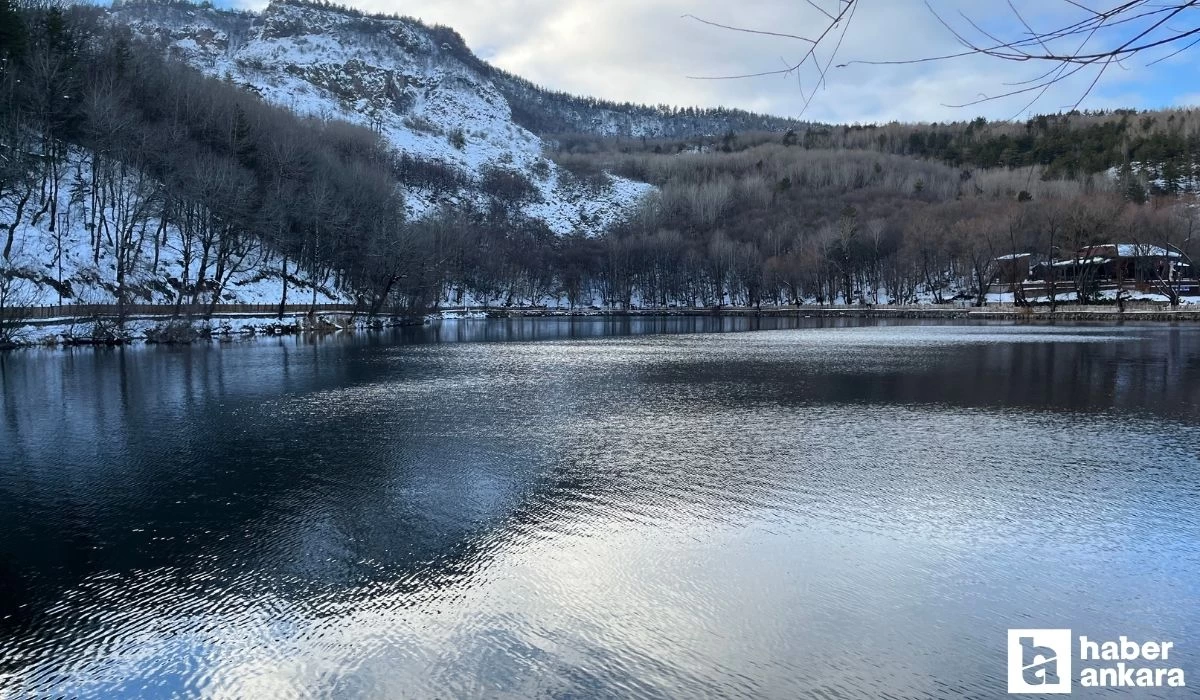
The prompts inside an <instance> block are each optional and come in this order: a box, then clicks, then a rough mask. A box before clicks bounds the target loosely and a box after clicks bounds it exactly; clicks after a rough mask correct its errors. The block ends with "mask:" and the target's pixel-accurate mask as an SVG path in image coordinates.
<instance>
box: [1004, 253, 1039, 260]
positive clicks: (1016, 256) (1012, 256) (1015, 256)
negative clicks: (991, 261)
mask: <svg viewBox="0 0 1200 700" xmlns="http://www.w3.org/2000/svg"><path fill="white" fill-rule="evenodd" d="M1031 255H1033V253H1009V254H1008V255H1001V256H1000V257H998V258H996V259H997V260H1018V259H1020V258H1028V257H1029V256H1031Z"/></svg>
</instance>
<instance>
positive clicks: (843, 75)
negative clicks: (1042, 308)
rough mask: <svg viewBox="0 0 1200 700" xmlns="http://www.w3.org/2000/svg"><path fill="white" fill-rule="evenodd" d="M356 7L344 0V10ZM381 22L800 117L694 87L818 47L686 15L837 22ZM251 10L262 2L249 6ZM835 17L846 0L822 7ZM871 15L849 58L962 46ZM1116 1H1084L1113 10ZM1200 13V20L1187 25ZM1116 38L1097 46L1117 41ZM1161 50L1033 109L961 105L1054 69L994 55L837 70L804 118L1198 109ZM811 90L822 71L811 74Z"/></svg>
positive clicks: (516, 16) (510, 55)
mask: <svg viewBox="0 0 1200 700" xmlns="http://www.w3.org/2000/svg"><path fill="white" fill-rule="evenodd" d="M342 1H347V0H342ZM348 1H349V3H350V4H353V5H354V6H356V7H360V8H362V9H365V10H370V11H375V12H389V13H393V12H394V13H399V14H403V15H410V16H416V17H419V18H421V19H423V20H425V21H426V22H430V23H438V24H445V25H448V26H451V27H453V28H455V29H456V30H458V32H459V33H461V34H462V35H463V37H464V38H465V39H466V40H467V43H468V45H470V46H471V48H472V49H473V50H474V51H475V52H476V53H477V54H478V55H479V56H481V57H482V58H484V59H485V60H488V61H490V62H491V63H493V64H495V65H498V66H500V67H502V68H504V69H506V70H509V71H512V72H514V73H517V74H519V75H522V76H524V77H526V78H528V79H530V80H533V81H534V82H537V83H539V84H542V85H545V86H548V87H551V88H555V89H559V90H565V91H569V92H573V93H582V94H590V95H595V96H600V97H605V98H609V99H614V100H630V101H636V102H644V103H652V104H658V103H670V104H676V105H702V106H718V105H725V106H730V107H740V108H743V109H749V110H754V111H759V112H768V113H773V114H779V115H786V116H797V115H800V113H801V111H802V109H803V104H804V100H803V98H802V97H801V89H800V87H799V86H798V85H797V79H796V76H792V77H790V78H784V77H763V78H753V79H744V80H715V81H714V80H696V79H692V78H690V77H689V76H720V75H731V74H744V73H752V72H759V71H764V70H774V69H777V68H780V67H782V66H783V65H784V63H785V62H787V61H792V62H795V61H796V60H797V59H798V58H799V57H800V56H801V55H803V53H804V51H805V50H806V48H807V45H805V44H803V43H802V42H799V41H796V40H794V39H786V38H774V37H765V36H757V35H750V34H743V33H737V32H732V31H728V30H723V29H719V28H715V27H712V26H706V25H704V24H701V23H699V22H697V21H694V20H691V19H687V18H685V17H684V15H689V14H690V15H694V16H696V17H700V18H703V19H706V20H709V21H712V22H717V23H721V24H727V25H736V26H740V27H747V28H754V29H762V30H768V31H774V32H780V33H790V34H798V35H811V34H813V33H814V32H819V31H820V30H821V28H822V27H823V24H822V23H823V22H827V19H826V18H825V17H823V16H822V15H821V13H820V12H819V11H818V10H817V9H814V8H813V7H811V6H810V5H809V4H808V3H807V2H805V1H804V0H742V1H741V2H729V0H348ZM1014 1H1015V4H1016V7H1017V8H1019V10H1020V12H1021V13H1022V17H1024V19H1025V21H1027V22H1028V23H1029V24H1030V25H1032V26H1034V27H1036V28H1038V29H1050V28H1054V27H1060V26H1063V25H1064V24H1066V23H1069V22H1071V21H1075V20H1077V19H1079V18H1080V17H1081V16H1082V15H1081V13H1082V12H1084V10H1081V9H1079V8H1078V7H1074V6H1072V4H1069V3H1068V2H1066V0H1014ZM241 2H244V3H246V4H247V5H248V6H251V7H253V6H254V4H256V3H258V4H261V0H241ZM814 2H816V3H818V4H820V5H822V6H824V7H826V8H829V9H832V8H834V7H835V6H836V5H837V0H814ZM859 2H860V7H859V9H858V11H857V14H856V15H855V17H854V19H853V23H852V24H851V26H850V28H849V31H848V32H847V34H846V36H845V40H844V43H843V44H842V46H841V49H840V51H839V53H838V59H839V62H840V61H846V60H851V59H860V60H902V59H913V58H922V57H929V56H936V55H940V54H945V53H952V52H955V51H956V50H958V46H957V45H956V43H955V39H954V37H953V35H952V34H951V33H950V32H949V31H948V30H947V29H946V28H945V27H944V26H942V25H941V24H940V23H939V20H938V19H937V17H935V16H934V15H933V13H931V12H930V10H929V9H927V8H926V6H925V4H924V3H923V2H921V1H920V0H859ZM1115 2H1116V0H1083V1H1082V4H1085V5H1088V6H1090V7H1094V8H1105V9H1106V8H1107V7H1109V6H1111V5H1112V4H1114V3H1115ZM930 4H931V6H932V7H934V8H936V9H937V10H938V12H939V13H940V14H942V16H943V17H945V18H947V19H950V20H952V21H953V22H954V23H955V24H956V25H957V26H958V27H960V28H963V29H965V30H969V29H970V27H969V25H968V24H967V23H966V21H965V20H964V19H963V18H962V17H960V16H959V15H958V13H959V12H960V11H961V12H963V13H965V14H966V15H967V16H968V17H969V18H970V19H971V20H972V21H975V22H977V23H979V24H980V25H981V26H982V27H984V28H985V29H987V30H988V31H995V32H1000V33H1001V35H1002V36H1004V37H1005V38H1012V37H1014V36H1015V35H1016V34H1017V33H1019V32H1020V31H1022V27H1021V26H1020V20H1018V19H1017V18H1016V17H1014V16H1013V14H1012V12H1011V10H1009V8H1008V5H1007V3H1003V2H998V1H997V2H990V1H987V0H930ZM1188 13H1194V14H1195V15H1196V16H1192V15H1189V14H1188ZM1197 25H1200V10H1188V11H1187V12H1185V13H1184V14H1183V15H1181V16H1179V17H1177V18H1176V19H1175V21H1174V23H1173V24H1171V25H1168V26H1170V27H1173V28H1174V29H1176V30H1178V29H1179V28H1180V27H1181V26H1184V27H1185V28H1186V27H1190V26H1197ZM1121 31H1125V30H1123V29H1122V30H1115V31H1114V32H1113V33H1111V34H1109V35H1108V36H1107V37H1105V36H1103V35H1102V36H1100V37H1098V38H1097V39H1096V40H1095V41H1096V43H1095V44H1094V45H1093V46H1095V47H1098V46H1099V45H1100V44H1101V43H1103V42H1105V41H1107V42H1111V41H1112V40H1113V39H1117V38H1120V37H1119V36H1118V34H1119V32H1121ZM1159 56H1161V53H1160V54H1156V55H1152V56H1141V57H1134V58H1132V59H1129V60H1127V61H1125V62H1124V64H1123V65H1122V66H1116V65H1114V66H1112V67H1110V68H1109V70H1108V71H1107V72H1106V73H1105V76H1104V78H1103V80H1102V81H1101V82H1100V83H1099V84H1098V85H1097V87H1096V88H1095V89H1094V90H1092V91H1091V93H1090V94H1088V93H1087V85H1088V84H1089V83H1090V82H1091V79H1092V74H1091V73H1088V74H1086V76H1085V75H1080V76H1079V79H1076V80H1070V81H1066V82H1064V83H1062V84H1060V85H1057V86H1055V87H1053V88H1051V89H1050V90H1049V91H1047V92H1046V94H1045V95H1043V96H1042V98H1041V99H1040V100H1039V101H1038V102H1037V103H1036V104H1035V105H1034V106H1033V107H1032V108H1031V109H1030V110H1026V105H1027V103H1028V102H1029V100H1030V98H1031V97H1032V96H1031V95H1024V96H1018V97H1013V98H1009V99H999V100H995V101H991V102H987V103H985V104H980V105H975V106H969V107H953V106H950V105H956V104H961V103H965V102H970V101H972V100H976V99H978V98H979V97H981V96H983V95H996V94H999V93H1003V92H1006V91H1008V90H1012V89H1013V87H1011V84H1012V83H1015V82H1019V81H1022V80H1028V79H1030V78H1033V77H1035V76H1037V75H1039V74H1040V73H1042V72H1044V70H1045V68H1046V67H1045V66H1044V65H1042V66H1035V65H1030V64H1022V63H1012V62H1007V61H1002V60H997V59H989V58H984V57H970V58H965V59H955V60H949V61H943V62H933V63H923V64H920V65H904V66H864V65H858V66H849V67H846V68H840V69H834V70H833V71H831V73H830V75H829V80H828V81H827V86H826V87H825V88H824V89H822V90H821V91H820V92H819V93H818V94H817V95H816V97H815V99H814V100H813V101H812V103H811V105H810V106H809V108H808V111H807V112H805V113H804V116H805V117H806V118H810V119H817V120H822V121H831V122H879V121H890V120H893V119H898V120H905V121H912V120H920V121H933V120H947V119H969V118H973V117H975V116H980V115H983V116H987V117H990V118H1014V117H1017V118H1024V117H1025V116H1026V115H1027V113H1028V112H1035V113H1043V112H1055V111H1059V110H1061V109H1064V108H1070V107H1071V106H1073V105H1074V104H1075V103H1076V102H1077V101H1078V100H1079V99H1080V98H1081V97H1082V96H1084V95H1085V94H1088V96H1087V98H1086V99H1085V100H1084V102H1083V104H1082V105H1081V108H1093V109H1096V108H1112V107H1136V108H1149V107H1162V106H1174V105H1187V104H1198V103H1200V84H1197V77H1200V72H1198V71H1197V65H1198V64H1197V58H1200V46H1198V47H1197V49H1196V50H1194V51H1192V52H1185V53H1183V54H1181V55H1179V56H1177V57H1175V58H1173V59H1170V60H1167V61H1164V62H1162V63H1159V64H1158V65H1155V66H1150V67H1148V66H1147V65H1146V64H1147V63H1149V61H1150V60H1153V59H1154V58H1158V57H1159ZM800 77H801V79H802V80H803V87H804V89H805V90H809V89H811V88H812V87H813V86H814V84H815V82H816V78H817V75H816V73H815V72H805V73H803V74H802V75H801V76H800Z"/></svg>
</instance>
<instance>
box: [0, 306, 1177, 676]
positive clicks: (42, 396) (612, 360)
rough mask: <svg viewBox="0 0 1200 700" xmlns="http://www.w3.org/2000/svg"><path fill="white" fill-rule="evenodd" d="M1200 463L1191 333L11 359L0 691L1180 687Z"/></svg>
mask: <svg viewBox="0 0 1200 700" xmlns="http://www.w3.org/2000/svg"><path fill="white" fill-rule="evenodd" d="M741 330H753V331H754V332H730V331H741ZM710 331H724V332H710ZM1198 468H1200V327H1191V326H1185V327H1169V326H1145V327H1130V326H1124V327H1117V326H1108V327H1086V326H1061V325H1060V326H1029V325H1022V326H1011V325H944V324H943V325H930V324H922V323H919V322H910V323H900V322H897V323H879V322H871V321H856V320H825V321H823V320H819V319H800V320H797V319H790V320H775V321H763V322H762V325H758V324H757V323H756V322H755V321H754V320H753V319H725V320H723V321H722V320H713V319H689V318H683V319H681V318H676V319H633V320H630V319H619V320H602V319H601V320H595V319H589V320H575V321H571V320H564V319H537V320H520V321H478V322H457V323H446V324H444V325H442V326H441V327H439V328H424V329H406V330H404V331H403V332H397V333H396V334H394V335H389V334H382V335H375V336H369V335H358V336H352V337H334V338H327V339H324V340H321V341H315V342H314V341H310V340H304V339H295V338H288V339H283V340H262V341H252V342H243V343H234V344H231V345H226V346H223V347H217V346H212V347H191V348H184V349H162V348H145V347H137V348H129V349H125V350H114V351H99V352H96V351H90V350H89V351H75V352H69V351H38V350H31V351H22V352H17V353H12V354H8V355H5V356H0V524H2V525H3V527H2V528H0V697H9V696H11V697H56V696H67V697H137V698H166V697H177V696H196V695H202V696H212V697H246V698H270V697H293V696H318V697H415V698H425V697H441V698H450V697H531V696H532V697H622V698H626V697H645V698H660V697H661V698H668V697H669V698H678V697H713V696H726V697H739V696H743V697H763V696H766V697H778V698H793V697H804V696H812V697H822V698H857V697H888V698H902V697H912V698H925V697H933V698H960V697H996V696H998V695H1003V693H1004V689H1005V658H1006V657H1005V644H1006V630H1007V629H1008V628H1010V627H1070V628H1072V629H1073V630H1075V632H1076V634H1086V635H1088V636H1089V637H1099V638H1109V637H1111V638H1115V637H1116V636H1117V635H1120V634H1125V635H1130V636H1133V637H1137V638H1142V639H1156V640H1157V639H1161V640H1172V641H1174V642H1175V644H1176V647H1175V649H1174V650H1173V651H1172V659H1173V661H1174V664H1175V665H1178V666H1181V667H1183V668H1184V669H1185V671H1186V672H1187V674H1188V676H1187V680H1188V684H1189V686H1192V685H1200V471H1198ZM1193 674H1195V675H1193ZM1191 691H1192V688H1188V689H1184V690H1182V691H1179V690H1163V691H1160V693H1159V694H1160V695H1161V696H1162V697H1184V696H1187V695H1188V693H1189V692H1191ZM1076 695H1082V696H1084V697H1089V695H1088V693H1086V692H1083V691H1081V690H1079V689H1078V688H1077V689H1076ZM1148 695H1151V694H1150V693H1145V692H1140V693H1139V692H1135V693H1133V694H1131V695H1130V696H1131V697H1146V696H1148ZM1098 696H1099V695H1098V694H1093V695H1091V697H1098ZM1104 697H1110V695H1104Z"/></svg>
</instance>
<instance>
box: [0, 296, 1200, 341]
mask: <svg viewBox="0 0 1200 700" xmlns="http://www.w3.org/2000/svg"><path fill="white" fill-rule="evenodd" d="M688 316H691V317H713V318H720V317H738V318H862V319H913V320H918V319H924V320H944V321H951V320H954V321H962V320H966V321H972V320H974V321H1025V322H1042V323H1053V322H1056V321H1062V322H1070V323H1078V322H1097V323H1125V322H1152V323H1178V322H1182V323H1195V322H1198V321H1200V305H1197V306H1196V307H1192V306H1190V305H1189V306H1183V307H1178V308H1175V309H1171V308H1170V307H1166V308H1153V307H1152V308H1146V307H1140V308H1139V307H1137V306H1135V307H1134V308H1128V309H1126V310H1125V311H1118V310H1117V309H1116V308H1115V306H1070V305H1063V306H1060V307H1058V308H1057V309H1056V310H1055V311H1053V312H1052V311H1050V309H1049V308H1048V307H1040V308H1039V307H1015V306H1012V305H1010V304H992V305H988V306H982V307H975V306H970V307H963V306H935V305H911V306H889V305H878V306H815V305H813V306H807V305H806V306H783V307H780V306H767V307H762V308H754V307H741V306H737V307H734V306H726V307H720V308H709V309H703V308H693V307H688V308H681V307H674V308H634V309H601V308H586V309H580V308H576V309H562V308H545V307H512V308H505V307H489V308H483V307H478V308H466V309H463V308H461V307H460V308H458V309H438V310H434V311H431V312H429V313H426V314H420V315H414V316H412V317H407V318H399V317H397V318H387V319H385V318H382V317H376V318H373V319H372V318H370V317H368V316H365V315H363V314H362V313H357V314H355V313H350V312H345V311H331V312H325V313H320V314H318V315H317V316H315V317H313V318H309V317H307V316H306V315H302V314H286V315H285V316H284V317H283V318H282V319H280V318H278V317H264V316H261V315H255V314H246V313H238V312H233V313H228V314H221V313H216V314H213V315H212V316H210V317H207V318H195V317H192V318H186V317H185V318H179V317H174V318H172V317H167V316H160V315H136V316H132V317H129V318H127V319H126V322H127V323H128V324H131V325H129V326H126V329H125V333H124V334H123V335H121V336H119V337H115V336H114V337H109V338H107V339H105V338H96V337H89V336H87V335H86V334H85V335H75V334H74V333H73V332H63V331H62V330H58V329H64V328H66V329H72V331H73V329H74V328H75V327H76V326H86V325H88V324H93V325H94V324H95V323H96V322H97V318H96V317H88V318H82V317H69V316H60V317H54V318H46V319H37V320H30V321H29V322H28V323H26V324H23V326H22V328H23V329H25V331H26V333H27V334H28V335H30V336H33V335H34V334H36V333H37V332H38V331H39V330H40V331H42V335H40V336H36V337H30V338H28V339H25V340H18V341H16V342H10V343H7V344H6V343H0V352H3V351H5V350H18V349H22V348H37V347H43V348H46V347H54V348H62V349H65V348H72V347H112V346H122V345H130V344H133V343H141V344H146V345H176V346H177V345H190V344H195V343H202V342H219V343H224V342H231V341H236V340H239V339H251V338H262V337H279V336H284V335H314V334H316V335H320V334H328V333H340V332H363V331H379V330H383V329H385V328H396V327H402V326H417V325H430V324H434V323H441V322H457V321H463V320H468V321H469V320H486V319H527V318H563V319H567V318H569V319H575V318H605V317H607V318H653V317H688ZM186 324H190V326H191V332H190V333H189V334H186V335H185V336H182V337H179V338H175V339H171V338H163V337H162V335H161V333H162V330H161V329H163V328H168V327H172V326H175V327H178V326H180V325H186Z"/></svg>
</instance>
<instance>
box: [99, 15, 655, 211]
mask: <svg viewBox="0 0 1200 700" xmlns="http://www.w3.org/2000/svg"><path fill="white" fill-rule="evenodd" d="M110 17H111V18H112V20H113V21H115V22H119V23H123V24H126V25H128V26H129V27H130V28H131V30H132V31H133V32H134V33H135V35H137V36H139V37H140V38H142V39H145V40H149V41H152V42H156V43H158V44H160V45H161V46H162V47H163V50H164V51H167V52H168V53H169V54H171V55H173V56H175V57H177V58H179V59H180V60H183V61H185V62H187V63H189V64H190V65H192V66H194V67H196V68H197V69H199V70H201V71H203V72H205V73H207V74H209V75H213V76H217V77H220V78H223V79H227V80H230V81H233V82H235V83H237V84H239V85H241V86H243V87H245V89H247V90H249V91H252V92H254V93H256V94H257V95H259V96H261V97H262V98H263V99H265V100H268V101H270V102H272V103H274V104H277V105H281V106H284V107H288V108H289V109H292V110H293V111H295V112H297V113H298V114H301V115H306V116H311V117H314V118H321V119H328V118H335V119H341V120H345V121H349V122H352V123H355V124H359V125H362V126H367V127H370V128H372V129H374V130H376V131H377V132H379V133H380V134H381V136H382V137H383V138H384V139H386V141H387V142H389V143H390V144H391V145H392V146H394V147H395V148H396V149H397V150H398V151H399V152H401V153H403V154H405V155H406V156H408V157H409V158H410V159H412V162H413V163H414V171H416V172H421V173H429V172H434V173H442V174H443V176H442V177H433V178H431V177H414V178H411V179H409V180H407V181H406V182H405V183H404V187H405V200H406V205H407V207H408V209H409V214H410V215H411V216H413V217H421V216H423V215H425V214H427V213H429V212H431V211H434V210H436V209H437V208H439V207H443V206H456V205H463V204H466V203H470V204H473V205H475V206H479V207H481V208H482V207H486V206H488V205H489V204H490V203H491V202H490V200H491V199H493V198H496V197H500V196H503V192H497V191H496V190H497V188H496V187H489V186H488V183H489V181H490V182H493V183H496V182H499V183H512V182H513V181H514V180H515V181H518V182H519V181H525V182H527V183H529V184H531V185H532V188H528V187H524V188H521V187H518V188H517V189H520V190H523V191H524V194H523V195H522V196H521V197H519V198H517V199H516V200H512V199H511V198H510V200H509V202H508V204H514V205H515V206H519V207H520V209H521V210H522V211H523V212H524V213H525V214H526V215H528V216H530V217H533V218H536V219H540V220H542V221H545V222H546V224H547V225H548V226H549V227H550V228H551V229H552V230H553V231H555V232H556V233H560V234H567V233H572V232H577V231H578V232H584V233H592V234H594V233H597V232H599V231H600V230H603V229H604V228H606V227H607V226H610V225H611V224H613V223H614V222H615V221H618V220H619V219H621V218H623V217H625V216H627V215H628V214H629V213H630V212H631V211H632V210H633V208H634V207H636V205H637V204H638V202H639V201H641V199H642V198H643V197H645V196H646V195H647V194H648V193H649V192H650V191H651V190H652V189H653V188H652V187H650V186H649V185H647V184H644V183H638V182H632V181H629V180H625V179H622V178H618V177H605V178H602V179H601V180H599V181H597V179H595V178H590V179H588V180H587V181H584V180H583V179H580V178H576V177H575V176H573V175H572V174H571V173H569V172H566V171H565V170H563V169H561V168H559V167H557V166H556V165H555V164H554V163H552V162H550V161H549V160H547V159H546V158H544V157H543V155H542V150H543V144H542V140H541V139H540V138H539V137H538V136H537V135H535V134H534V133H532V132H531V131H529V130H528V129H526V128H524V127H522V126H520V125H519V124H517V123H516V122H515V121H514V119H513V110H512V109H511V107H510V105H509V101H508V98H507V97H506V96H505V95H504V94H503V92H501V90H500V89H499V88H498V87H497V85H496V83H495V82H494V81H493V80H492V78H491V76H490V75H489V72H490V71H489V68H488V67H487V66H486V64H483V63H482V62H480V61H479V60H478V59H477V58H475V57H474V56H473V55H472V54H470V52H469V51H468V50H467V49H466V47H465V45H464V44H463V43H462V40H461V38H460V37H458V35H457V34H455V33H454V32H453V31H451V30H448V29H445V28H440V27H427V26H425V25H423V24H421V23H420V22H417V21H415V20H410V19H399V18H397V19H382V18H372V17H365V16H362V15H359V14H357V13H354V12H350V11H344V10H338V9H332V8H325V7H319V6H313V5H305V4H296V3H273V4H271V5H269V6H268V7H267V8H266V9H265V10H264V11H263V12H261V13H257V14H253V13H241V12H230V11H221V10H216V9H212V8H206V7H199V6H191V5H185V4H158V3H155V4H123V5H117V6H116V7H114V8H113V9H112V10H111V12H110ZM500 189H503V188H500Z"/></svg>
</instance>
